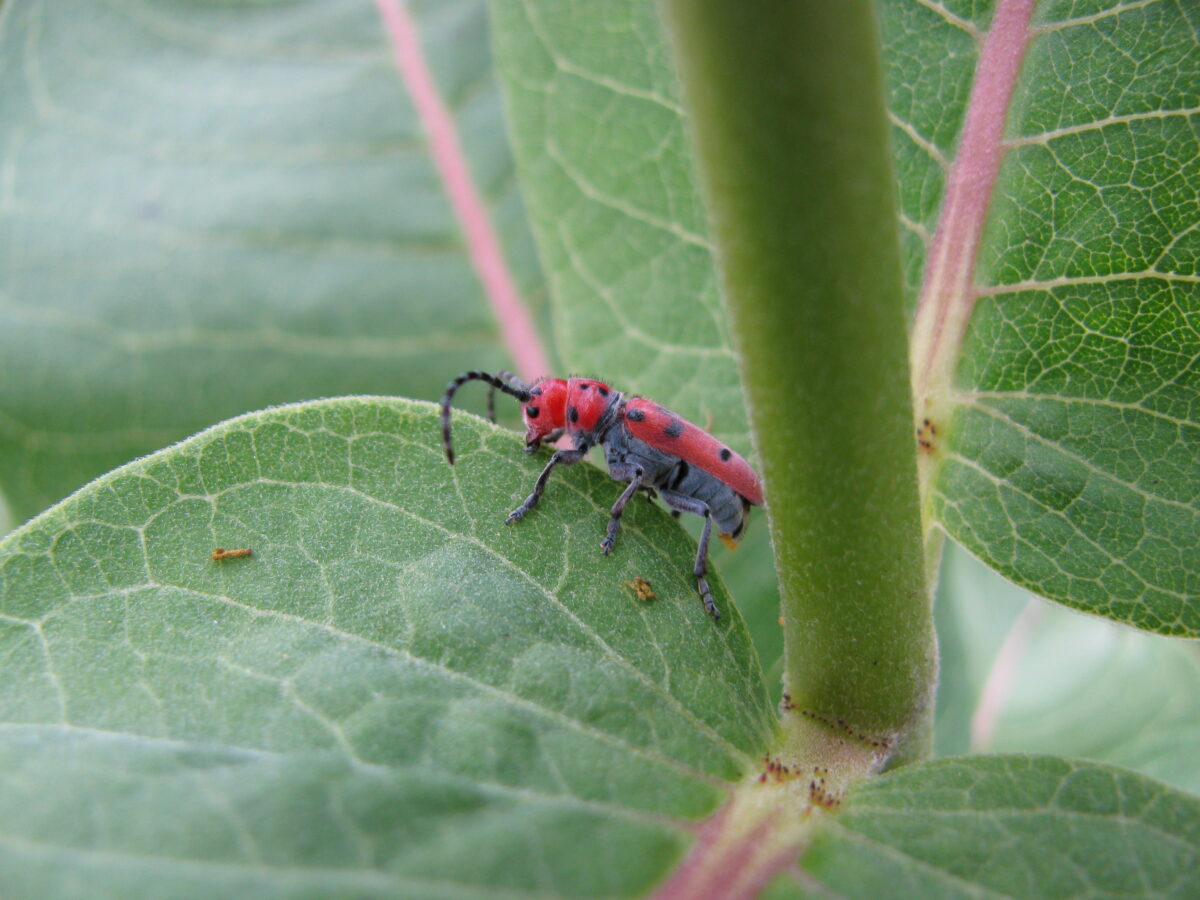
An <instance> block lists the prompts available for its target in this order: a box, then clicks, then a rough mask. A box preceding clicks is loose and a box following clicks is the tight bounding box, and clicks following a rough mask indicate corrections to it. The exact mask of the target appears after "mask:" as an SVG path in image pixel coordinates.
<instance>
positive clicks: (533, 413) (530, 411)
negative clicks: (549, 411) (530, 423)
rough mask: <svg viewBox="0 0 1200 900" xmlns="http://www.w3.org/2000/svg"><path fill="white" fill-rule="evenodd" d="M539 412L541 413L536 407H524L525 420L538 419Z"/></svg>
mask: <svg viewBox="0 0 1200 900" xmlns="http://www.w3.org/2000/svg"><path fill="white" fill-rule="evenodd" d="M540 412H541V410H540V409H538V408H537V407H536V406H527V407H525V418H527V419H536V418H537V417H538V413H540Z"/></svg>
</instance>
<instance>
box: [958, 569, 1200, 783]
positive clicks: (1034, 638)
mask: <svg viewBox="0 0 1200 900" xmlns="http://www.w3.org/2000/svg"><path fill="white" fill-rule="evenodd" d="M939 587H940V591H941V594H940V596H939V601H938V602H939V604H941V605H942V607H943V609H947V608H948V609H951V610H952V611H953V614H954V618H955V619H956V621H957V627H956V628H955V629H954V630H952V631H951V630H948V629H946V628H943V629H942V630H941V632H940V635H941V637H942V641H941V649H942V661H943V675H944V679H943V682H942V684H943V685H946V686H948V687H949V694H950V697H948V698H943V697H941V696H939V706H940V707H941V710H940V715H939V723H938V731H939V742H938V743H939V748H938V749H939V751H940V752H942V753H947V752H950V753H961V752H966V751H967V750H968V749H969V750H971V751H973V752H991V751H999V752H1033V753H1054V754H1058V755H1061V756H1075V757H1084V758H1087V759H1091V760H1095V761H1097V762H1106V763H1112V764H1115V765H1120V766H1124V767H1127V768H1130V769H1133V770H1135V771H1138V772H1141V773H1142V774H1143V775H1149V776H1151V777H1154V778H1160V779H1162V780H1163V781H1166V782H1169V783H1170V784H1173V785H1175V786H1176V787H1179V788H1182V789H1184V790H1189V791H1193V792H1198V793H1200V655H1197V653H1196V648H1195V647H1193V646H1191V645H1189V644H1186V643H1181V642H1179V641H1174V640H1171V639H1168V638H1164V637H1161V636H1159V635H1151V634H1143V633H1139V632H1136V631H1133V630H1132V629H1129V628H1124V627H1121V626H1118V625H1115V624H1113V623H1111V622H1106V621H1104V620H1102V619H1098V618H1095V617H1092V616H1082V615H1079V614H1078V613H1075V612H1072V611H1070V610H1065V609H1062V608H1058V607H1054V606H1051V605H1049V604H1047V603H1045V602H1043V601H1042V600H1040V599H1038V598H1036V597H1034V596H1032V595H1031V594H1029V593H1027V592H1026V591H1024V590H1022V589H1020V588H1018V587H1016V586H1015V585H1013V584H1012V583H1010V582H1006V581H1004V580H1003V579H1002V578H1000V577H999V576H998V575H997V574H996V573H995V572H993V571H991V570H989V569H987V568H986V567H984V566H983V565H981V564H980V563H978V562H977V561H975V560H973V559H971V558H969V557H968V556H967V555H966V554H965V553H963V552H962V551H961V550H957V549H956V548H952V549H951V550H950V551H949V552H948V553H947V555H946V563H945V567H944V569H943V572H942V579H941V583H940V586H939ZM948 660H949V662H947V661H948ZM955 660H960V662H959V663H958V664H957V665H956V664H955ZM951 698H958V700H957V702H954V701H953V700H952V699H951ZM943 699H945V700H946V701H947V702H945V703H944V704H943Z"/></svg>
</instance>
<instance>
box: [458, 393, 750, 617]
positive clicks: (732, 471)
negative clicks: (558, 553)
mask: <svg viewBox="0 0 1200 900" xmlns="http://www.w3.org/2000/svg"><path fill="white" fill-rule="evenodd" d="M468 381H484V382H487V383H488V384H489V385H491V390H490V391H489V392H488V411H489V414H490V413H491V410H492V393H493V392H494V391H497V390H498V391H503V392H504V393H506V394H509V395H510V396H513V397H516V398H517V400H519V401H520V403H521V414H522V417H523V419H524V421H525V450H526V452H529V453H532V452H534V451H535V450H537V449H538V448H539V447H540V446H541V445H542V443H543V442H546V441H556V440H558V438H560V437H562V435H564V434H566V435H567V436H568V437H569V438H570V439H571V443H572V444H573V446H572V448H571V449H567V450H555V451H554V455H553V456H551V457H550V461H549V462H548V463H547V464H546V468H545V469H543V470H542V474H541V475H539V476H538V480H537V482H536V483H535V484H534V486H533V492H532V493H531V494H530V495H529V496H528V497H526V498H525V502H524V503H522V504H521V505H520V506H518V507H517V508H516V509H514V510H513V511H512V512H510V513H509V514H508V518H507V519H506V520H505V521H506V522H509V523H512V522H516V521H518V520H519V519H521V518H523V517H524V515H525V514H526V513H527V512H529V511H530V510H531V509H533V508H534V507H535V506H537V503H538V500H539V499H541V496H542V491H544V490H545V488H546V481H547V480H548V479H549V478H550V472H551V471H552V470H553V469H554V467H555V466H557V465H573V464H574V463H577V462H579V461H580V460H581V459H583V458H584V457H585V456H586V455H587V453H588V451H589V450H591V448H592V447H594V446H596V445H597V444H599V445H601V446H602V447H604V455H605V458H606V460H607V461H608V472H609V474H610V475H611V476H612V477H613V478H614V479H615V480H617V481H623V482H626V483H627V485H628V486H627V487H626V488H625V490H624V491H622V493H621V496H620V497H618V498H617V502H616V503H614V504H613V508H612V512H611V515H610V517H609V520H608V532H607V534H606V535H605V537H604V540H603V541H601V542H600V546H601V548H602V549H603V551H604V552H605V553H608V552H610V551H611V550H612V548H613V544H614V543H615V542H616V540H617V532H618V531H619V530H620V527H621V513H623V512H624V511H625V504H626V503H628V502H629V498H630V497H632V496H633V495H634V494H635V493H637V492H638V491H639V490H641V491H646V492H648V493H649V494H650V495H651V497H654V496H658V497H661V498H662V501H663V503H665V504H666V505H667V506H668V507H670V509H671V510H672V512H673V513H674V514H675V515H678V514H679V513H685V512H686V513H693V514H694V515H697V516H701V517H702V518H703V519H704V531H703V533H702V534H701V536H700V546H699V548H698V549H697V551H696V565H695V568H694V569H693V572H694V574H695V576H696V586H697V589H698V590H699V591H700V596H701V598H702V599H703V600H704V608H705V609H707V610H708V611H709V612H710V613H711V614H712V616H713V618H715V619H719V618H720V613H719V612H718V611H717V606H716V604H715V603H714V602H713V598H712V592H711V591H710V590H709V587H708V581H707V579H706V578H705V577H704V576H705V574H706V573H707V572H708V541H709V537H710V536H711V533H712V526H713V522H714V521H715V522H716V524H717V530H718V534H719V535H720V537H721V539H722V540H723V541H724V542H725V543H726V544H727V545H729V546H731V547H732V546H735V545H736V543H737V540H738V538H740V537H741V535H742V533H743V532H744V531H745V528H746V520H747V518H748V516H749V514H750V507H751V506H762V503H763V493H762V484H761V482H760V481H759V479H758V475H757V474H756V473H755V471H754V469H753V468H751V467H750V464H749V463H748V462H746V460H745V459H743V458H742V457H741V456H739V455H738V454H737V453H734V452H733V451H732V450H730V449H729V448H728V447H726V446H725V445H723V444H722V443H721V442H720V441H718V440H717V439H716V438H715V437H713V436H712V435H711V434H709V433H708V432H707V431H705V430H704V429H703V428H700V427H698V426H696V425H693V424H692V423H691V422H688V421H686V420H685V419H683V418H682V417H680V416H678V415H676V414H675V413H673V412H671V411H670V410H668V409H664V408H663V407H661V406H659V405H658V404H657V403H654V402H653V401H650V400H647V399H645V398H644V397H626V396H625V395H624V394H623V393H621V392H620V391H615V390H613V389H612V388H611V387H609V386H608V385H607V384H604V383H603V382H600V381H594V380H592V379H590V378H568V379H562V378H539V379H538V380H537V381H535V382H533V384H525V383H524V382H523V381H521V380H520V379H519V378H517V377H516V376H515V375H512V374H510V373H508V372H499V373H497V374H496V375H489V374H488V373H487V372H464V373H463V374H462V375H459V376H458V377H457V378H455V379H454V380H453V381H451V382H450V384H449V385H447V386H446V393H445V394H444V395H443V397H442V440H443V442H444V443H445V446H446V458H447V459H448V460H449V461H450V464H451V465H454V449H453V446H452V445H451V442H450V404H451V402H452V401H453V399H454V394H455V392H456V391H457V390H458V389H459V388H460V387H462V385H464V384H466V383H467V382H468Z"/></svg>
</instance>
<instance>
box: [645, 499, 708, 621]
mask: <svg viewBox="0 0 1200 900" xmlns="http://www.w3.org/2000/svg"><path fill="white" fill-rule="evenodd" d="M659 496H660V497H662V501H663V503H665V504H667V506H669V507H670V508H671V509H673V510H677V511H679V512H685V513H691V514H692V515H696V516H700V517H702V518H703V519H704V531H703V532H702V533H701V534H700V546H699V547H697V548H696V565H695V566H694V567H693V568H692V574H693V575H695V576H696V589H697V590H698V591H699V592H700V599H701V600H703V601H704V608H705V609H706V610H708V613H709V615H711V616H712V617H713V618H714V619H719V618H721V613H720V611H719V610H718V609H717V604H716V602H715V601H714V600H713V596H712V591H711V590H709V587H708V579H707V578H705V577H704V576H706V575H707V574H708V541H709V539H710V538H711V537H712V513H711V512H710V511H709V508H708V504H707V503H705V502H704V501H703V500H697V499H696V498H695V497H688V496H687V495H686V494H677V493H675V492H674V491H662V490H660V491H659Z"/></svg>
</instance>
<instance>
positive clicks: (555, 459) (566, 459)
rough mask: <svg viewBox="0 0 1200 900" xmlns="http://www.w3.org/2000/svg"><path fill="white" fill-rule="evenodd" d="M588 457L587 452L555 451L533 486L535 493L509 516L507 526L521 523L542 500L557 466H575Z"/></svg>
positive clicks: (506, 520) (505, 521) (506, 521)
mask: <svg viewBox="0 0 1200 900" xmlns="http://www.w3.org/2000/svg"><path fill="white" fill-rule="evenodd" d="M585 456H587V451H586V450H555V451H554V455H553V456H551V457H550V462H548V463H546V468H544V469H542V474H541V475H539V476H538V480H537V482H536V483H535V484H534V486H533V493H531V494H530V495H529V496H528V497H526V498H525V502H524V503H522V504H521V505H520V506H518V507H517V508H516V509H514V510H513V511H512V512H510V513H509V514H508V518H507V519H505V520H504V523H505V524H506V525H511V524H512V523H513V522H519V521H520V520H521V519H523V518H524V517H525V513H527V512H529V511H530V510H531V509H533V508H534V507H535V506H537V503H538V501H539V500H540V499H542V491H544V490H545V489H546V482H547V481H548V480H549V478H550V471H551V470H552V469H553V468H554V467H555V466H557V465H559V464H561V465H564V466H573V465H574V464H575V463H577V462H579V461H580V460H581V459H583V458H584V457H585Z"/></svg>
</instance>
